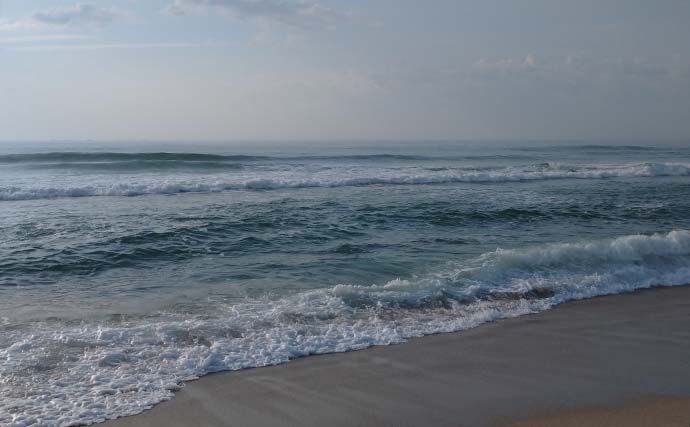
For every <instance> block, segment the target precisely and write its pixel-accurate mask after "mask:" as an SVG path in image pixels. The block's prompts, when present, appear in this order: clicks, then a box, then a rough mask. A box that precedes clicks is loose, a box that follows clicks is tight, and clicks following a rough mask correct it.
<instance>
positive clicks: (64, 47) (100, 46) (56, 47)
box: [0, 39, 230, 52]
mask: <svg viewBox="0 0 690 427" xmlns="http://www.w3.org/2000/svg"><path fill="white" fill-rule="evenodd" d="M0 43H2V39H0ZM226 46H230V45H229V44H212V43H186V42H179V43H90V44H46V45H29V46H13V47H9V48H7V50H9V51H21V52H33V51H69V50H104V49H175V48H214V47H226Z"/></svg>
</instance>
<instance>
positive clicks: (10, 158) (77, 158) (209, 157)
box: [0, 152, 430, 163]
mask: <svg viewBox="0 0 690 427" xmlns="http://www.w3.org/2000/svg"><path fill="white" fill-rule="evenodd" d="M429 158H430V157H425V156H416V155H403V154H353V155H341V156H320V155H302V156H259V155H241V154H239V155H222V154H204V153H167V152H158V153H115V152H103V153H92V152H89V153H82V152H51V153H32V154H6V155H0V163H41V162H51V163H58V162H60V163H72V162H126V161H152V162H163V161H167V162H242V161H244V162H253V161H265V160H309V159H313V160H329V159H333V160H337V159H351V160H368V159H371V160H385V159H391V160H396V159H397V160H423V159H429Z"/></svg>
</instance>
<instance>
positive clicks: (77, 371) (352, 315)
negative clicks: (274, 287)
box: [0, 230, 690, 426]
mask: <svg viewBox="0 0 690 427" xmlns="http://www.w3.org/2000/svg"><path fill="white" fill-rule="evenodd" d="M689 282H690V232H688V231H686V230H674V231H671V232H668V233H663V234H653V235H628V236H621V237H618V238H613V239H606V240H595V241H582V242H573V243H563V242H562V243H554V244H550V245H542V246H537V247H532V248H516V249H506V250H503V249H499V250H496V251H493V252H489V253H485V254H483V255H481V256H479V257H477V258H475V259H471V260H469V261H466V262H463V263H456V264H449V265H448V266H447V267H445V268H442V269H440V271H437V272H432V273H430V274H427V275H423V276H421V277H411V278H408V279H395V280H392V281H389V282H388V283H385V284H380V285H372V286H355V285H348V284H340V285H336V286H334V287H331V288H327V289H320V290H313V291H308V292H301V293H298V294H293V295H289V296H286V297H283V298H280V299H270V298H266V299H247V300H242V301H239V302H235V303H232V302H223V301H213V300H211V299H209V300H208V302H207V304H208V305H209V307H208V309H207V310H204V312H203V313H199V314H194V313H193V312H187V311H185V312H183V313H181V314H179V315H176V314H174V313H171V312H165V313H150V314H147V315H145V316H141V317H134V316H130V317H127V319H126V320H125V321H123V319H122V318H121V317H117V316H116V317H114V318H112V319H105V320H103V321H98V322H78V323H77V324H75V323H74V322H73V323H69V322H67V321H60V320H59V319H55V320H53V321H52V323H51V321H45V322H42V323H41V327H40V328H38V329H35V330H32V333H31V334H26V332H25V330H23V329H22V328H7V329H6V330H5V331H4V333H5V334H6V335H7V337H6V338H7V339H6V341H7V342H8V343H10V344H8V345H7V346H4V347H2V348H0V376H2V378H3V381H2V382H0V394H1V395H2V396H3V399H0V424H3V425H5V424H7V425H11V424H13V423H14V424H17V425H27V424H30V421H31V420H33V419H35V418H33V417H34V416H35V415H34V414H37V413H40V414H41V417H43V418H42V419H43V420H44V423H43V425H47V426H57V425H72V424H88V423H94V422H98V421H103V420H105V419H109V418H114V417H118V416H125V415H132V414H136V413H139V412H142V411H143V410H145V409H148V408H150V407H151V406H152V405H154V404H156V403H158V402H161V401H163V400H167V399H169V398H170V397H171V396H172V393H173V392H174V391H175V390H178V389H179V388H180V385H181V383H182V382H183V381H187V380H190V379H194V378H197V377H199V376H202V375H205V374H208V373H211V372H217V371H223V370H237V369H244V368H253V367H260V366H267V365H275V364H278V363H284V362H287V361H288V360H290V359H294V358H297V357H302V356H308V355H312V354H324V353H332V352H343V351H350V350H357V349H363V348H367V347H370V346H374V345H388V344H393V343H400V342H404V341H405V340H406V339H408V338H411V337H417V336H422V335H427V334H433V333H441V332H452V331H461V330H466V329H469V328H473V327H476V326H478V325H481V324H483V323H486V322H491V321H494V320H497V319H504V318H510V317H516V316H520V315H524V314H529V313H536V312H540V311H544V310H548V309H550V308H552V307H553V306H555V305H557V304H560V303H562V302H565V301H569V300H575V299H582V298H589V297H594V296H598V295H606V294H616V293H622V292H629V291H633V290H635V289H640V288H649V287H652V286H656V285H683V284H687V283H689ZM211 306H212V307H211ZM64 355H69V357H65V356H64ZM56 361H59V363H58V362H56ZM47 363H53V364H54V367H53V368H52V369H51V370H50V371H48V372H47V373H44V370H41V369H42V368H43V367H44V366H45V365H46V364H47ZM39 370H40V371H39ZM36 371H39V372H41V374H40V375H34V376H32V381H27V380H26V375H28V374H26V373H33V372H36Z"/></svg>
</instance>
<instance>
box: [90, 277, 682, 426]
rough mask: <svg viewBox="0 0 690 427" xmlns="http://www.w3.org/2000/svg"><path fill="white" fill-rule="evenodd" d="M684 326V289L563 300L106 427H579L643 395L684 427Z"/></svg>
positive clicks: (264, 371) (218, 385)
mask: <svg viewBox="0 0 690 427" xmlns="http://www.w3.org/2000/svg"><path fill="white" fill-rule="evenodd" d="M688 324H690V286H689V285H686V286H677V287H658V288H653V289H643V290H638V291H634V292H631V293H625V294H618V295H609V296H601V297H595V298H592V299H586V300H578V301H570V302H566V303H563V304H560V305H559V306H557V307H554V308H553V309H550V310H547V311H544V312H541V313H537V314H530V315H524V316H519V317H516V318H510V319H504V320H499V321H495V322H490V323H487V324H484V325H481V326H479V327H476V328H472V329H469V330H465V331H461V332H453V333H445V334H436V335H429V336H426V337H420V338H413V339H410V340H409V341H408V342H406V343H403V344H399V345H392V346H376V347H371V348H368V349H365V350H359V351H352V352H346V353H331V354H325V355H318V356H309V357H303V358H298V359H295V360H292V361H290V362H289V363H285V364H281V365H276V366H269V367H263V368H254V369H245V370H239V371H230V372H220V373H215V374H211V375H207V376H204V377H202V378H200V379H198V380H195V381H192V382H188V383H187V384H186V385H185V387H184V388H183V389H182V390H181V391H180V392H178V393H176V396H175V397H174V398H173V399H172V400H170V401H167V402H163V403H160V404H158V405H156V406H155V407H154V408H153V409H151V410H148V411H145V412H143V413H141V414H139V415H133V416H129V417H123V418H118V419H116V420H110V421H107V422H105V423H103V424H102V425H104V426H106V427H107V426H114V427H117V426H121V427H126V426H152V427H154V426H155V427H158V426H187V425H205V426H226V425H237V426H244V425H252V426H263V425H266V426H269V425H324V424H330V425H361V426H368V425H449V426H450V425H453V426H458V425H461V426H490V425H506V426H507V425H515V426H519V425H530V424H535V425H536V424H537V420H547V421H545V422H546V423H547V424H541V425H548V422H555V420H557V419H561V420H562V419H565V418H558V417H559V416H563V417H571V418H570V419H575V420H576V423H577V422H580V424H582V422H581V420H588V419H589V420H592V418H577V417H579V416H584V417H588V416H589V417H591V416H593V415H592V414H593V413H595V414H601V413H602V411H603V412H604V413H605V414H609V415H610V411H614V412H615V411H619V412H620V409H619V408H620V407H621V405H623V407H625V405H633V407H634V408H637V407H640V406H641V405H642V406H644V405H643V404H642V403H640V402H643V401H642V400H640V399H647V400H644V402H648V401H649V402H651V403H649V406H650V407H653V408H656V409H655V410H657V411H662V414H664V413H665V412H664V411H666V412H668V411H671V410H675V411H678V410H681V411H682V409H683V407H684V403H683V402H688V414H687V419H686V420H685V423H684V424H681V425H683V426H687V425H688V420H690V399H688V400H684V399H683V398H684V397H690V330H688V328H687V325H688ZM662 397H668V398H674V399H676V400H673V402H674V404H673V405H670V404H663V403H658V402H660V400H658V399H659V398H662ZM649 399H651V400H649ZM655 399H656V400H655ZM662 400H663V399H662ZM630 402H638V403H637V404H634V403H630ZM663 402H666V401H665V400H663ZM678 402H681V403H678ZM635 405H636V406H635ZM609 407H610V411H609V409H607V408H609ZM591 408H596V409H591ZM617 408H618V409H617ZM659 408H661V409H659ZM669 408H674V409H669ZM679 408H680V409H679ZM597 411H598V412H597ZM607 411H609V412H607ZM649 411H652V410H651V409H650V410H648V411H647V412H649ZM632 413H634V411H632ZM675 415H676V418H677V419H683V418H684V417H685V415H683V414H675ZM605 416H608V415H605ZM554 417H556V418H554ZM573 417H575V418H573ZM643 418H644V417H635V418H634V419H632V420H631V419H630V417H628V421H630V422H635V421H641V420H643ZM657 418H658V417H657ZM606 419H608V420H609V421H610V419H611V418H610V417H609V418H606ZM526 420H527V421H526ZM549 420H551V421H549ZM577 420H580V421H577ZM525 422H526V423H527V424H524V423H525ZM520 423H523V424H520ZM563 423H564V425H565V422H563ZM573 425H576V424H573ZM611 425H617V424H611ZM620 425H647V424H629V423H626V424H620Z"/></svg>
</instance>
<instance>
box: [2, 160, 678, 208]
mask: <svg viewBox="0 0 690 427" xmlns="http://www.w3.org/2000/svg"><path fill="white" fill-rule="evenodd" d="M668 176H690V164H687V163H651V162H647V163H636V164H627V165H576V166H572V165H563V164H559V163H541V164H537V165H528V166H523V167H515V166H511V167H493V168H491V167H485V168H440V169H439V168H430V169H429V168H419V167H407V168H364V169H362V168H357V167H349V166H342V167H338V168H325V169H322V170H321V171H316V172H310V171H304V170H301V169H290V170H287V171H278V172H276V171H269V172H263V173H253V174H251V175H245V174H237V175H235V174H221V175H200V176H197V175H194V176H192V177H187V176H182V177H178V176H176V175H174V174H173V175H170V176H166V177H162V178H160V179H158V180H153V181H152V180H148V181H142V182H138V181H137V178H136V177H134V178H132V177H125V178H126V179H118V180H115V182H113V181H111V182H104V183H102V184H99V185H69V184H65V185H63V186H36V185H28V186H16V185H15V186H5V187H0V200H5V201H7V200H31V199H48V198H58V197H87V196H140V195H152V194H178V193H191V192H196V193H213V192H222V191H227V190H253V191H256V190H275V189H286V188H288V189H289V188H296V189H299V188H314V187H323V188H336V187H356V186H383V185H432V184H452V183H479V184H482V183H507V182H526V181H544V180H559V179H561V180H562V179H608V178H655V177H668Z"/></svg>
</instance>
